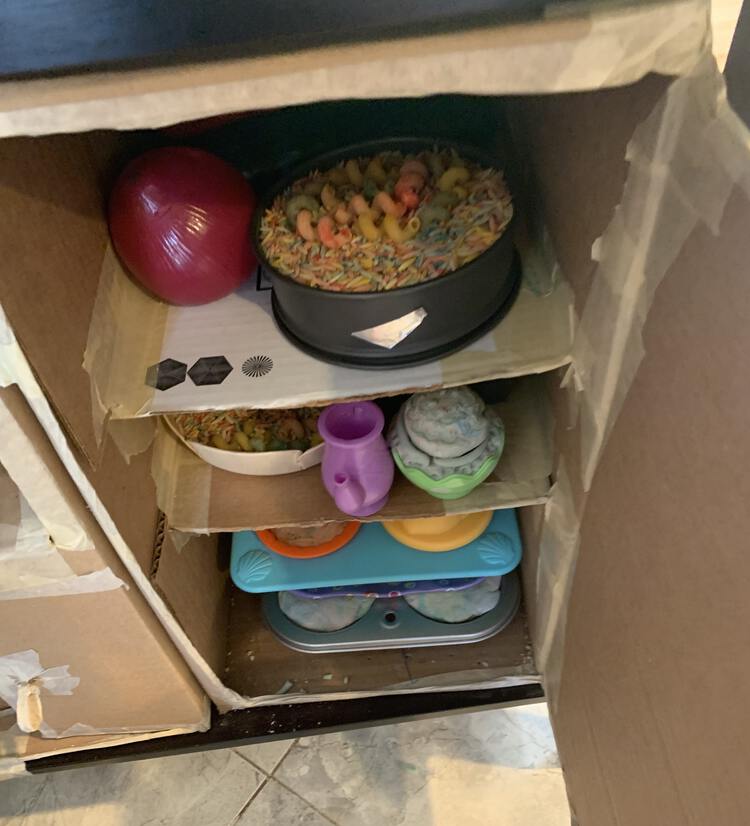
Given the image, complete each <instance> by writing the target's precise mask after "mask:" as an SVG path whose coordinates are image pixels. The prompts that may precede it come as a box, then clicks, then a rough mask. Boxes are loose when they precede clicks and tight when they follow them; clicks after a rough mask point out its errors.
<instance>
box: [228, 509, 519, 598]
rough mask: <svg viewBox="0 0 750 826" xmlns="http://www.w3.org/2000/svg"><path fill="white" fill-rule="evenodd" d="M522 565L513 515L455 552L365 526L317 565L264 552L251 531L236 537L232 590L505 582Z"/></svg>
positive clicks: (495, 519)
mask: <svg viewBox="0 0 750 826" xmlns="http://www.w3.org/2000/svg"><path fill="white" fill-rule="evenodd" d="M520 561H521V537H520V536H519V534H518V525H517V523H516V514H515V511H514V510H512V509H507V510H500V511H495V513H494V514H493V515H492V520H491V521H490V524H489V525H488V526H487V529H486V530H485V532H484V533H483V534H482V535H481V536H480V537H479V538H478V539H475V540H474V541H473V542H470V543H469V544H468V545H464V546H463V547H462V548H457V549H456V550H453V551H444V552H441V553H435V552H430V551H417V550H414V548H409V547H408V546H406V545H403V544H402V543H401V542H398V541H397V540H395V539H394V538H393V537H392V536H391V535H390V534H389V533H388V532H387V531H386V530H385V529H384V528H383V526H382V525H380V524H379V523H377V522H372V523H369V524H366V525H362V527H361V528H360V529H359V532H358V533H357V535H356V536H355V537H354V539H352V541H351V542H349V544H348V545H345V546H344V547H343V548H341V549H340V550H338V551H336V552H335V553H332V554H328V556H320V557H317V558H316V559H290V558H288V557H285V556H281V555H280V554H277V553H274V552H273V551H272V550H271V549H270V548H268V547H266V546H265V545H264V544H263V542H262V541H261V540H260V539H259V538H258V537H257V536H256V534H255V533H254V532H253V531H242V532H241V533H236V534H235V535H234V538H233V540H232V562H231V566H230V570H231V575H232V580H233V581H234V584H235V585H236V586H237V587H238V588H241V589H242V590H243V591H249V592H250V593H251V594H264V593H268V592H269V591H298V590H300V589H303V588H323V587H330V586H333V585H364V584H367V583H370V582H409V581H421V580H425V579H448V578H455V577H480V576H481V577H485V576H502V575H503V574H507V573H508V572H509V571H512V570H513V569H514V568H515V567H516V566H517V565H518V563H519V562H520Z"/></svg>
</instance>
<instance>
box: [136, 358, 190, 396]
mask: <svg viewBox="0 0 750 826" xmlns="http://www.w3.org/2000/svg"><path fill="white" fill-rule="evenodd" d="M186 373H187V364H185V363H184V362H182V361H176V360H175V359H162V360H161V361H160V362H159V363H158V364H152V365H151V366H150V367H149V368H148V370H146V384H147V385H148V386H149V387H154V388H156V390H169V388H170V387H174V386H175V385H177V384H182V382H184V381H185V374H186Z"/></svg>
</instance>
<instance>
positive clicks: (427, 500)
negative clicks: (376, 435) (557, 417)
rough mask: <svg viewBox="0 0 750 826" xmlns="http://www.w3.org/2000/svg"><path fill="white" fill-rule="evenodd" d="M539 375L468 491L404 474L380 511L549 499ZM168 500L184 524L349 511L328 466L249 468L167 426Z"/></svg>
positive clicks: (260, 521)
mask: <svg viewBox="0 0 750 826" xmlns="http://www.w3.org/2000/svg"><path fill="white" fill-rule="evenodd" d="M541 384H542V382H541V380H540V378H539V377H534V376H529V377H525V378H524V379H522V380H519V381H518V383H517V384H516V386H515V387H514V388H513V391H512V392H511V394H510V396H509V398H508V399H507V401H505V402H503V403H501V404H499V405H497V407H496V409H497V410H498V412H499V414H500V416H501V418H502V419H503V423H504V424H505V428H506V444H505V450H504V451H503V455H502V457H501V459H500V463H499V464H498V466H497V468H496V469H495V471H494V472H493V474H492V475H491V476H490V477H489V479H488V480H487V481H486V482H484V483H483V484H481V485H480V486H479V487H478V488H476V489H475V490H474V491H472V493H470V494H469V495H468V496H465V497H463V498H462V499H456V500H453V501H443V500H441V499H435V498H434V497H432V496H430V495H429V494H427V493H425V492H424V491H422V490H420V489H419V488H416V487H414V485H412V484H411V483H410V482H408V481H407V480H406V479H405V478H404V477H402V476H401V475H400V474H398V473H397V474H396V481H395V483H394V486H393V488H392V490H391V494H390V499H389V501H388V504H387V505H386V506H385V508H383V509H382V510H381V511H380V512H379V513H377V514H376V515H375V516H374V517H373V519H378V520H379V519H398V518H408V517H417V516H438V515H441V514H445V513H468V512H471V511H476V510H490V509H494V508H511V507H517V506H519V505H527V504H533V503H539V502H543V501H544V500H545V497H546V495H547V493H548V491H549V488H550V478H549V477H550V474H551V471H552V444H551V427H552V425H551V418H550V415H549V410H548V408H547V405H546V401H545V396H544V393H543V389H542V386H541ZM154 476H155V479H156V482H157V488H158V491H159V496H160V507H161V508H162V509H163V510H164V512H165V513H166V514H167V518H168V520H169V523H170V525H171V526H172V527H173V528H176V529H178V530H181V531H187V532H196V533H203V532H206V531H212V532H213V531H239V530H248V529H252V530H256V529H260V528H269V527H278V526H281V525H311V524H319V523H321V522H326V521H340V520H344V519H347V518H348V517H346V516H345V515H344V514H343V513H341V511H339V510H338V509H337V508H336V506H335V504H334V502H333V500H332V499H331V497H330V496H329V495H328V494H327V493H326V491H325V489H324V487H323V484H322V481H321V479H320V467H312V468H310V469H308V470H305V471H301V472H299V473H291V474H287V475H285V476H271V477H263V476H242V475H240V474H236V473H229V472H227V471H222V470H218V469H217V468H213V467H211V465H208V464H206V463H205V462H203V461H202V460H201V459H199V458H198V457H197V456H195V454H193V453H192V452H191V451H190V450H189V449H188V448H187V447H186V446H185V445H184V444H182V443H181V442H180V441H178V440H177V439H176V437H175V436H174V435H173V434H172V433H171V432H168V431H167V430H166V429H164V428H162V429H161V431H160V433H159V435H158V437H157V444H156V449H155V453H154Z"/></svg>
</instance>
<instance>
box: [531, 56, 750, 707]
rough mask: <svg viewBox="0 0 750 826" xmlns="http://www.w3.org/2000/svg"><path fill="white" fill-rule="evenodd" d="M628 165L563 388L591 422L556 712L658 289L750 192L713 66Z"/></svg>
mask: <svg viewBox="0 0 750 826" xmlns="http://www.w3.org/2000/svg"><path fill="white" fill-rule="evenodd" d="M626 157H627V160H628V161H629V162H630V168H629V171H628V175H627V179H626V183H625V188H624V191H623V196H622V200H621V202H620V204H619V206H618V208H617V209H616V210H615V214H614V217H613V218H612V221H611V222H610V224H609V226H608V227H607V229H606V230H605V232H604V234H603V235H602V236H601V238H599V239H598V241H597V242H596V243H595V244H594V249H593V250H592V256H593V258H594V260H598V266H597V270H596V274H595V276H594V279H593V283H592V287H591V291H590V293H589V296H588V298H587V301H586V304H585V305H584V308H583V312H582V314H581V320H580V324H579V327H578V330H577V334H576V340H575V343H574V348H573V364H572V366H571V368H570V370H569V373H568V375H567V376H566V378H565V380H564V382H563V387H564V388H565V389H566V390H567V392H568V393H569V394H570V397H571V410H572V412H573V414H574V415H575V416H577V417H578V418H579V423H580V434H581V457H580V459H581V472H580V478H575V479H572V478H570V477H569V475H568V470H567V469H566V466H565V464H564V463H561V465H560V466H559V468H558V471H557V480H556V483H555V485H554V487H553V490H552V494H551V496H550V500H549V502H548V503H547V505H546V506H545V512H544V523H543V527H542V532H541V542H540V545H541V547H540V558H539V567H538V571H537V583H536V588H537V594H536V602H537V604H538V605H539V606H544V608H543V611H544V613H543V614H542V615H541V616H540V617H539V618H538V633H537V636H538V639H537V646H536V656H537V663H538V664H539V666H540V669H541V671H542V673H543V675H544V679H545V687H546V692H547V696H548V699H549V701H550V703H551V704H552V707H553V711H554V709H555V705H556V700H557V697H558V695H559V685H560V678H561V674H562V669H563V648H564V642H565V626H566V615H567V606H568V600H569V596H570V591H571V586H572V582H573V578H574V575H575V564H576V559H577V555H578V546H579V541H580V528H581V522H582V520H583V518H584V512H585V504H586V496H585V494H586V491H588V489H589V487H590V485H591V482H592V480H593V477H594V473H595V471H596V467H597V463H598V461H599V458H600V456H601V454H602V451H603V449H604V447H605V445H606V441H607V437H608V435H609V433H610V432H611V430H612V427H613V425H614V423H615V421H616V419H617V416H618V414H619V412H620V410H621V408H622V404H623V402H624V400H625V398H626V396H627V394H628V391H629V389H630V387H631V384H632V382H633V380H634V378H635V375H636V373H637V370H638V366H639V365H640V363H641V360H642V359H643V357H644V355H645V350H644V346H643V341H642V330H643V326H644V324H645V322H646V318H647V316H648V312H649V310H650V307H651V304H652V301H653V298H654V295H655V292H656V289H657V287H658V286H659V284H660V282H661V280H662V279H663V277H664V276H665V275H666V273H667V272H668V270H669V268H670V267H671V266H672V264H673V263H674V261H675V260H676V258H677V255H678V254H679V252H680V250H681V249H682V246H683V244H684V242H685V240H686V239H687V238H688V236H689V235H690V233H691V232H692V231H693V230H694V229H695V228H696V227H697V226H698V225H699V224H704V225H706V226H707V227H708V228H709V229H710V230H711V231H712V232H713V233H717V232H718V226H719V221H720V219H721V216H722V214H723V212H724V208H725V206H726V204H727V202H728V200H729V197H730V195H731V193H732V191H733V190H734V188H735V187H737V186H741V187H742V188H743V189H744V190H745V191H746V192H750V132H748V130H747V128H746V127H745V125H744V124H743V123H742V121H741V120H740V119H739V118H738V117H737V115H736V114H735V113H734V112H733V111H732V110H731V108H730V107H729V104H728V102H727V99H726V89H725V86H724V81H723V78H722V76H721V75H720V74H719V73H718V71H717V69H716V65H715V62H714V60H713V58H712V57H710V56H709V55H708V54H706V55H705V56H703V57H702V58H700V59H698V60H697V61H696V63H695V66H694V68H693V70H692V71H691V72H690V73H689V74H688V75H686V76H685V77H682V78H678V79H676V80H675V81H674V82H673V83H672V84H670V86H669V87H668V89H667V91H666V93H665V95H664V96H663V97H662V99H661V100H660V101H659V103H658V104H657V105H656V107H655V109H654V110H653V111H652V113H651V115H650V116H649V117H648V118H647V119H646V120H645V121H644V122H643V123H641V124H640V125H639V126H638V127H637V128H636V130H635V132H634V134H633V137H632V139H631V141H630V142H629V144H628V149H627V154H626ZM581 492H582V493H581Z"/></svg>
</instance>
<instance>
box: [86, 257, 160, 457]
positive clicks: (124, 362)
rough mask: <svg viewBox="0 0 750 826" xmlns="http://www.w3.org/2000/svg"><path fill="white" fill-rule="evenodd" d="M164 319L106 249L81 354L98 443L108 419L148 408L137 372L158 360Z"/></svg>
mask: <svg viewBox="0 0 750 826" xmlns="http://www.w3.org/2000/svg"><path fill="white" fill-rule="evenodd" d="M168 315H169V307H168V306H167V305H166V304H164V303H163V302H161V301H154V299H153V298H151V297H150V296H148V295H147V294H146V293H145V292H144V291H143V290H142V289H141V288H140V287H139V286H138V285H137V284H136V283H135V282H134V281H133V280H132V279H131V278H130V277H128V275H127V274H126V273H125V272H124V270H123V269H122V266H121V265H120V262H119V261H118V259H117V256H116V254H115V252H114V250H113V249H112V247H111V246H108V247H107V250H106V252H105V254H104V259H103V261H102V268H101V274H100V277H99V286H98V289H97V293H96V300H95V302H94V309H93V312H92V314H91V326H90V327H89V335H88V340H87V342H86V350H85V352H84V354H83V367H84V369H85V370H86V372H87V373H88V374H89V375H90V376H91V394H92V407H93V411H94V419H95V425H96V430H97V438H98V440H99V441H100V442H101V439H102V436H103V432H104V423H105V420H106V418H107V416H108V415H110V414H111V415H112V416H113V417H114V418H128V417H131V416H138V415H140V414H141V413H142V412H143V411H144V410H146V409H147V408H148V406H149V402H150V401H151V398H152V397H153V395H154V392H155V391H154V388H153V387H149V386H148V385H147V384H146V377H145V375H144V374H143V372H142V366H143V365H144V364H146V365H151V364H156V363H157V362H158V361H159V359H160V358H161V346H162V341H163V340H164V333H165V330H166V325H167V317H168ZM113 330H114V331H116V334H114V335H113ZM141 435H143V434H141ZM141 441H142V440H141Z"/></svg>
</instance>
